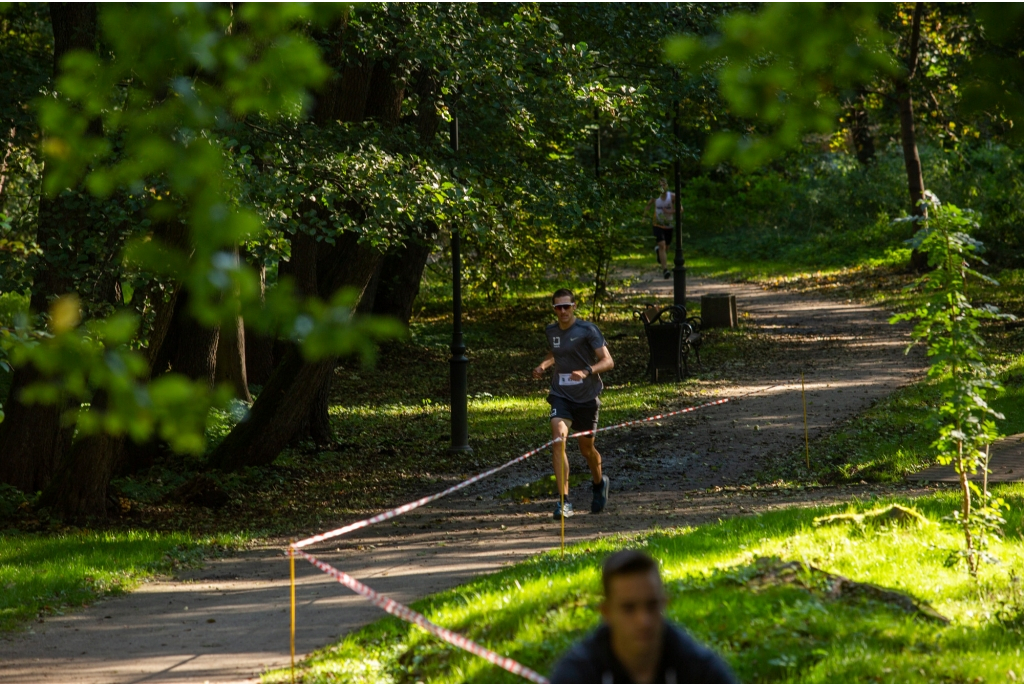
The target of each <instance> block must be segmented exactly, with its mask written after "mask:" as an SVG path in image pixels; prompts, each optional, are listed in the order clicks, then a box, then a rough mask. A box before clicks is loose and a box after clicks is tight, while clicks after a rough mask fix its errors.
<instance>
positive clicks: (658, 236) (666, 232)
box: [651, 226, 672, 245]
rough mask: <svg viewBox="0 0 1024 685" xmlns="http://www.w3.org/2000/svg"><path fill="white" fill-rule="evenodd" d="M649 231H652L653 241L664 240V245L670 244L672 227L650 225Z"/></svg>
mask: <svg viewBox="0 0 1024 685" xmlns="http://www.w3.org/2000/svg"><path fill="white" fill-rule="evenodd" d="M651 231H652V232H653V233H654V242H656V243H660V242H661V241H662V240H664V241H665V244H666V245H671V244H672V229H671V228H662V227H661V226H651Z"/></svg>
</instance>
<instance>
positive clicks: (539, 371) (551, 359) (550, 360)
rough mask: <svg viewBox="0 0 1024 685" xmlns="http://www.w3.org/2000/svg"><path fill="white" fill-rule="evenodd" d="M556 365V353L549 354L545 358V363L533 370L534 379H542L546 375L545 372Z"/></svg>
mask: <svg viewBox="0 0 1024 685" xmlns="http://www.w3.org/2000/svg"><path fill="white" fill-rule="evenodd" d="M554 363H555V353H554V352H548V353H547V356H545V357H544V361H542V362H541V363H540V364H539V365H538V366H537V368H535V369H534V370H533V377H534V378H541V377H542V376H543V375H544V372H545V371H547V370H548V369H550V368H551V365H552V364H554Z"/></svg>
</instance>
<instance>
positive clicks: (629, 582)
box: [551, 550, 736, 683]
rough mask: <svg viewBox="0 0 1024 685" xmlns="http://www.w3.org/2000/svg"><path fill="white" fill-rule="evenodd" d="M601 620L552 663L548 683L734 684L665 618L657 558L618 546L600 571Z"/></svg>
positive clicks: (715, 659)
mask: <svg viewBox="0 0 1024 685" xmlns="http://www.w3.org/2000/svg"><path fill="white" fill-rule="evenodd" d="M601 580H602V583H603V584H604V601H603V602H602V603H601V616H603V617H604V623H603V624H602V625H601V626H600V627H599V628H598V629H597V630H596V631H594V632H593V633H592V634H591V635H590V636H588V637H587V638H586V639H585V640H583V641H582V642H580V643H578V644H576V645H575V646H574V647H573V648H572V649H571V650H570V651H569V653H568V654H566V655H565V656H564V657H562V659H561V660H560V661H559V662H558V664H557V665H556V666H555V670H554V673H552V675H551V682H553V683H735V682H736V676H735V675H733V672H732V669H730V668H729V665H728V664H726V663H725V661H723V660H722V658H721V657H719V656H718V655H717V654H715V653H714V652H712V651H711V650H710V649H708V648H707V647H705V646H703V645H701V644H700V643H698V642H697V641H695V640H694V639H693V638H691V637H690V636H689V635H687V634H686V633H685V632H684V631H682V630H681V629H679V628H677V627H675V626H673V625H672V624H671V623H669V622H668V621H666V620H665V617H664V611H665V605H666V603H667V598H666V596H665V589H664V588H663V587H662V585H661V576H660V575H659V574H658V562H656V561H655V560H654V559H652V558H651V557H649V556H647V555H646V554H644V553H643V552H637V551H635V550H623V551H621V552H616V553H615V554H613V555H611V556H610V557H608V559H606V560H605V562H604V569H603V571H602V574H601Z"/></svg>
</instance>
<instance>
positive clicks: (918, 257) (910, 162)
mask: <svg viewBox="0 0 1024 685" xmlns="http://www.w3.org/2000/svg"><path fill="white" fill-rule="evenodd" d="M923 14H924V3H923V2H918V3H915V4H914V18H913V23H912V24H911V30H910V44H909V46H908V55H907V61H906V68H907V71H906V74H905V75H904V76H903V77H902V78H900V79H898V80H897V81H896V99H897V102H898V105H899V112H900V142H901V143H902V145H903V165H904V167H905V168H906V172H907V190H908V192H909V194H910V213H911V215H912V216H917V217H922V218H927V217H928V208H927V207H926V206H925V205H924V203H923V202H922V200H923V199H924V173H923V171H922V169H921V156H920V155H919V154H918V151H917V131H916V129H915V126H914V101H913V98H912V97H911V94H910V85H911V83H912V82H913V80H914V75H915V74H916V73H917V62H918V59H917V58H918V51H919V48H920V44H921V17H922V15H923ZM910 264H911V266H912V267H913V268H915V269H917V270H919V271H920V270H923V269H924V268H927V265H928V256H927V255H926V254H924V253H922V252H920V251H919V250H914V251H913V252H912V253H911V256H910Z"/></svg>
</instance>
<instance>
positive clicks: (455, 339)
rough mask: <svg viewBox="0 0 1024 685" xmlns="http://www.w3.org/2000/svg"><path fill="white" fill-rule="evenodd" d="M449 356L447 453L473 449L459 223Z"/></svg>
mask: <svg viewBox="0 0 1024 685" xmlns="http://www.w3.org/2000/svg"><path fill="white" fill-rule="evenodd" d="M451 144H452V151H454V152H458V151H459V120H458V118H457V117H455V116H453V117H452V126H451ZM451 351H452V358H451V360H450V361H449V386H450V390H451V407H452V445H451V447H449V448H448V451H449V452H472V451H473V448H472V447H470V446H469V409H468V400H467V394H468V392H469V384H468V381H467V375H466V372H467V368H466V367H467V366H468V364H469V359H467V358H466V345H465V343H463V341H462V237H461V235H460V232H459V225H458V223H456V224H455V227H454V228H453V229H452V346H451Z"/></svg>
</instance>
